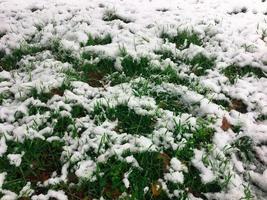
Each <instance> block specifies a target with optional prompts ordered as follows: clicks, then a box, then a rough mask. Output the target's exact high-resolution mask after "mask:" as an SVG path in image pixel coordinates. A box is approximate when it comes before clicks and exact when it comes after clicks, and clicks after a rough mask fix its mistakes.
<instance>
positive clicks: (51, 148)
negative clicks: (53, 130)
mask: <svg viewBox="0 0 267 200" xmlns="http://www.w3.org/2000/svg"><path fill="white" fill-rule="evenodd" d="M7 144H8V152H7V153H6V154H5V155H4V156H3V157H0V172H7V176H6V180H5V182H4V184H3V189H8V190H11V191H13V192H16V193H18V192H19V191H20V190H21V189H22V187H23V186H25V185H26V183H27V181H30V182H31V183H32V186H33V187H35V188H36V189H37V186H36V183H37V182H38V181H45V180H46V179H48V178H49V177H50V176H51V174H52V172H54V171H58V170H59V169H61V162H60V156H61V152H62V145H63V144H62V143H61V142H58V141H54V142H51V143H50V142H47V141H45V140H41V139H37V138H36V139H33V140H30V139H26V140H25V141H24V142H23V143H19V142H15V141H8V143H7ZM22 152H24V153H25V154H24V156H23V157H22V163H21V165H20V166H19V167H16V166H14V165H10V164H9V161H8V159H7V154H8V153H22Z"/></svg>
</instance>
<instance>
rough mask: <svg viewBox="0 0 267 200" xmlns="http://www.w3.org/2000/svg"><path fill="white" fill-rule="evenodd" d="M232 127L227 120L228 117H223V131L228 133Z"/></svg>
mask: <svg viewBox="0 0 267 200" xmlns="http://www.w3.org/2000/svg"><path fill="white" fill-rule="evenodd" d="M231 127H232V125H231V124H230V123H229V121H228V120H227V119H226V117H223V119H222V125H221V129H222V130H224V131H227V130H228V129H229V128H231Z"/></svg>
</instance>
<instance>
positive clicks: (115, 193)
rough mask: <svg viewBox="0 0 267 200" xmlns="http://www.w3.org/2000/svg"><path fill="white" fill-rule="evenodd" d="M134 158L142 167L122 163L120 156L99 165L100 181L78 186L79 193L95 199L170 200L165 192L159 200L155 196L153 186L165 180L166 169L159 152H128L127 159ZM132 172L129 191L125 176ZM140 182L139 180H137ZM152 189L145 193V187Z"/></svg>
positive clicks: (86, 181) (84, 182)
mask: <svg viewBox="0 0 267 200" xmlns="http://www.w3.org/2000/svg"><path fill="white" fill-rule="evenodd" d="M130 155H132V156H133V157H134V158H135V159H136V160H137V162H138V163H139V166H140V167H141V168H142V169H141V168H137V167H132V166H131V165H130V164H128V163H126V162H125V161H122V160H119V159H118V157H117V156H112V157H110V158H109V159H108V161H107V162H105V163H98V164H97V170H96V172H95V176H96V180H95V181H90V180H83V181H81V182H80V184H79V185H77V186H76V187H77V190H79V191H81V192H82V193H84V196H89V197H91V198H100V197H101V196H103V197H104V198H105V199H118V197H119V196H120V195H121V194H122V193H123V192H127V193H128V194H129V195H131V198H129V199H132V200H136V199H138V200H142V199H144V200H145V199H162V200H163V199H167V198H168V197H167V196H166V194H165V193H164V192H163V191H162V192H161V194H160V196H158V197H157V198H154V197H153V194H152V191H151V185H152V184H154V183H155V182H157V181H158V179H159V178H163V172H164V170H165V167H166V166H165V165H164V159H163V157H162V156H161V154H160V153H158V152H153V151H144V152H139V153H131V152H125V153H124V155H123V157H126V156H130ZM127 172H130V173H129V177H128V179H129V182H130V187H129V188H126V187H125V185H124V183H123V181H122V180H123V178H124V174H125V173H127ZM137 180H138V181H137ZM145 187H149V191H148V192H147V193H146V194H145V193H144V188H145Z"/></svg>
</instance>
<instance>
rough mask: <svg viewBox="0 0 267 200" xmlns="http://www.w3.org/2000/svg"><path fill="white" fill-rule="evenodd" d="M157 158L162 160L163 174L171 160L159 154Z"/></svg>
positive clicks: (166, 155)
mask: <svg viewBox="0 0 267 200" xmlns="http://www.w3.org/2000/svg"><path fill="white" fill-rule="evenodd" d="M159 157H160V158H161V159H162V161H163V170H164V172H166V171H167V170H168V166H169V165H170V161H171V158H170V156H169V155H168V154H166V153H160V154H159Z"/></svg>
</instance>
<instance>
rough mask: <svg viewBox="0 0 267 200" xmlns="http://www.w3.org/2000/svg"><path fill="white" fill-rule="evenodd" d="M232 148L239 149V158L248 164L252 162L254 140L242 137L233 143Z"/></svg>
mask: <svg viewBox="0 0 267 200" xmlns="http://www.w3.org/2000/svg"><path fill="white" fill-rule="evenodd" d="M232 147H234V148H236V149H237V153H238V156H239V157H240V158H241V159H242V160H243V161H246V162H252V161H253V159H254V154H253V140H252V139H251V138H250V137H249V136H242V137H240V138H238V139H237V140H236V141H234V142H233V143H232Z"/></svg>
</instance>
